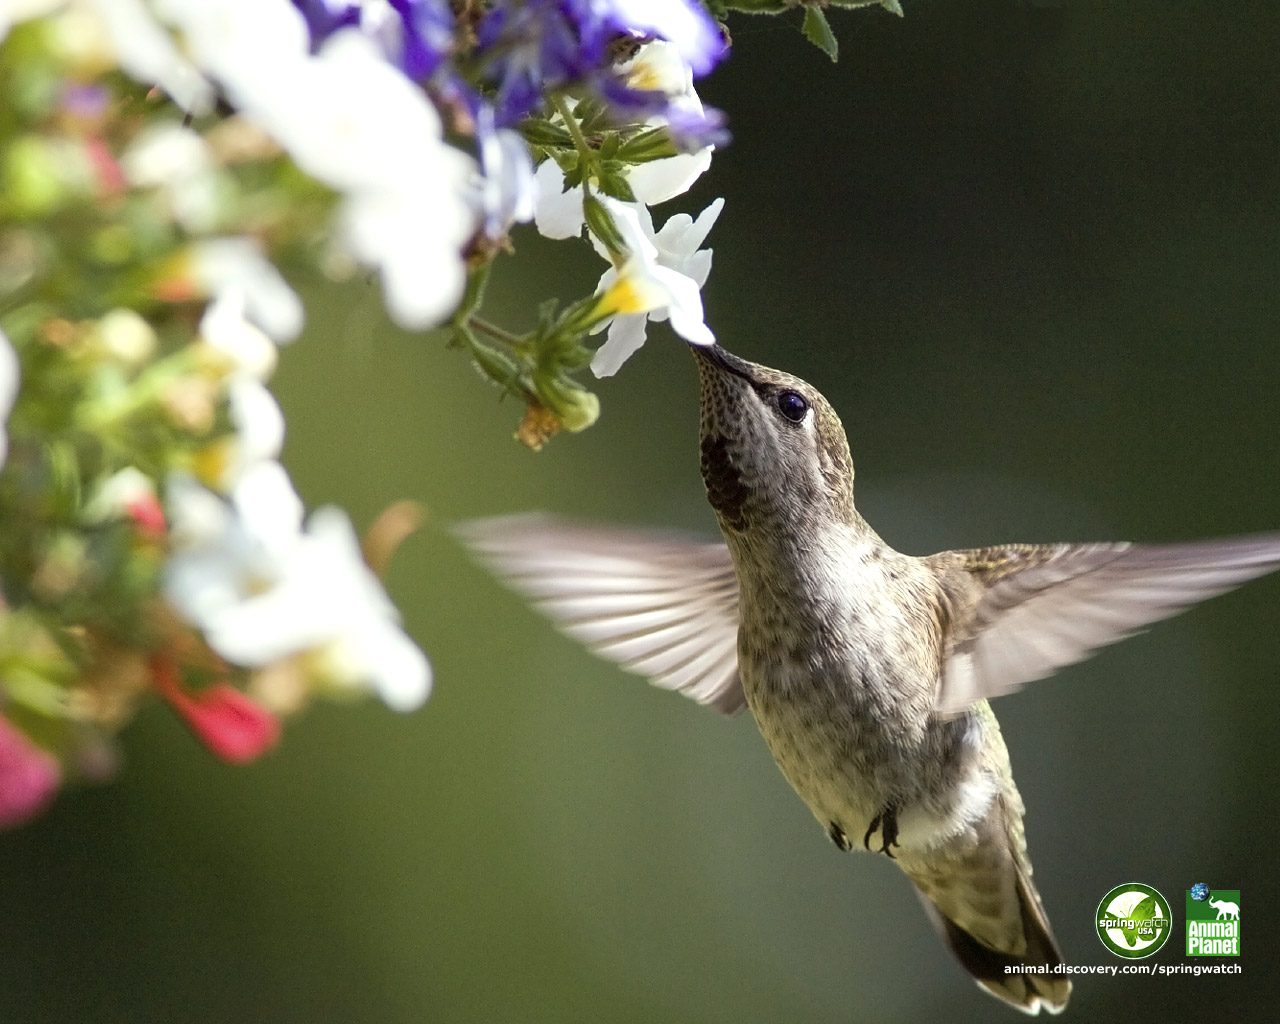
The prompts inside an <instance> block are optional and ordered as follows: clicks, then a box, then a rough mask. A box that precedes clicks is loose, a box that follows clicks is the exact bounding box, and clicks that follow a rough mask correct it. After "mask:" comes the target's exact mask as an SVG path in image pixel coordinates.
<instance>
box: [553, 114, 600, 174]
mask: <svg viewBox="0 0 1280 1024" xmlns="http://www.w3.org/2000/svg"><path fill="white" fill-rule="evenodd" d="M551 102H552V104H553V105H554V106H555V108H556V110H557V111H558V112H559V114H560V116H561V117H562V118H564V126H565V127H566V128H568V129H569V134H570V135H571V136H572V137H573V145H574V147H575V148H576V149H577V150H578V154H579V155H580V156H581V157H582V158H583V159H584V160H590V159H591V157H592V153H591V147H590V146H589V145H588V144H587V137H586V136H585V135H583V134H582V125H580V124H578V119H577V118H576V117H574V116H573V113H572V111H570V110H569V104H568V103H566V102H565V99H564V95H563V94H562V93H555V94H554V95H553V96H552V97H551ZM583 184H584V185H585V184H586V179H585V178H584V179H583Z"/></svg>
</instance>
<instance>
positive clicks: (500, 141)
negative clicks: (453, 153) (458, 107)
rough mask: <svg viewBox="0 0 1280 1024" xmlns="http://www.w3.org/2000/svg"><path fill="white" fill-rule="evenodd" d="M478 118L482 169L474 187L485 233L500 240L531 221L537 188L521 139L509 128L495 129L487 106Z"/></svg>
mask: <svg viewBox="0 0 1280 1024" xmlns="http://www.w3.org/2000/svg"><path fill="white" fill-rule="evenodd" d="M480 117H481V119H482V122H483V123H484V126H483V128H482V129H478V130H477V132H476V134H477V137H478V138H479V140H480V163H481V169H482V174H481V176H480V180H479V183H478V186H477V191H478V192H479V205H480V209H481V211H482V213H483V215H484V233H485V234H486V235H487V236H488V237H489V238H492V239H499V238H501V237H502V236H503V235H505V234H506V233H507V231H508V230H510V228H511V225H512V224H516V223H519V224H523V223H526V222H527V221H530V220H532V219H533V213H534V207H535V204H536V202H537V199H538V186H537V181H536V179H535V177H534V172H533V161H532V159H531V158H530V157H529V147H528V146H527V145H526V144H525V141H524V137H523V136H522V135H521V134H520V133H519V132H517V131H513V130H512V129H510V128H496V129H495V128H494V127H493V111H492V110H491V109H490V108H489V107H487V106H486V107H484V108H483V109H482V110H481V112H480Z"/></svg>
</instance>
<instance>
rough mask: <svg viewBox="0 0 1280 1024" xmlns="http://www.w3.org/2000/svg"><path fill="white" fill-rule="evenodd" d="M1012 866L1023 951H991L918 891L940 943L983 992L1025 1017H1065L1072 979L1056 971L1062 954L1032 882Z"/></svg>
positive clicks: (1014, 864)
mask: <svg viewBox="0 0 1280 1024" xmlns="http://www.w3.org/2000/svg"><path fill="white" fill-rule="evenodd" d="M1012 866H1013V868H1014V871H1015V872H1016V879H1015V891H1016V893H1017V898H1018V902H1019V911H1020V916H1021V920H1022V934H1023V937H1024V938H1025V943H1026V949H1025V952H1022V953H1010V952H1005V951H1002V950H999V949H995V948H993V947H992V946H991V945H989V944H988V943H986V942H984V941H982V940H981V939H979V938H977V937H976V936H975V935H973V934H972V933H971V932H969V931H967V930H966V929H965V928H963V927H961V926H960V925H958V924H956V922H955V921H953V920H951V919H950V918H949V917H947V916H946V914H944V913H943V912H942V911H941V910H940V909H939V908H938V906H937V905H936V904H935V903H934V902H933V900H932V899H930V898H929V896H928V895H927V894H926V893H925V891H924V890H923V889H917V892H918V893H919V895H920V902H921V903H923V904H924V908H925V912H926V913H927V914H928V915H929V919H930V920H931V921H932V922H933V925H934V927H935V928H936V929H937V931H938V934H939V935H940V936H941V937H942V941H943V942H945V943H946V945H947V948H948V949H950V950H951V952H952V954H953V955H954V956H955V958H956V959H957V960H958V961H959V962H960V965H961V966H962V967H963V968H964V969H965V970H966V971H968V972H969V973H970V974H971V975H972V976H973V980H974V981H976V982H977V983H978V986H979V987H980V988H982V989H984V990H985V991H987V992H989V993H990V994H991V995H993V996H995V997H996V998H997V999H1001V1000H1003V1001H1004V1002H1006V1003H1008V1004H1009V1005H1010V1006H1012V1007H1013V1008H1014V1009H1017V1010H1021V1011H1022V1012H1023V1013H1027V1014H1032V1015H1034V1014H1038V1013H1039V1012H1040V1010H1041V1009H1042V1008H1043V1009H1045V1010H1047V1011H1048V1012H1049V1013H1055V1014H1056V1013H1061V1012H1062V1011H1063V1010H1064V1009H1065V1008H1066V1005H1067V1000H1068V999H1069V998H1070V996H1071V981H1070V979H1069V978H1068V977H1067V976H1066V975H1064V974H1059V973H1057V972H1056V971H1055V968H1057V967H1059V966H1061V964H1062V950H1060V949H1059V948H1058V943H1057V941H1056V940H1055V939H1054V937H1053V932H1052V931H1051V930H1050V928H1049V921H1048V918H1047V917H1046V916H1045V913H1044V907H1043V906H1042V905H1041V903H1040V896H1039V894H1038V893H1037V892H1036V890H1035V887H1034V886H1033V885H1032V884H1031V880H1030V879H1029V878H1028V877H1027V875H1026V873H1025V872H1024V871H1023V870H1022V866H1021V865H1020V864H1018V863H1017V862H1016V861H1015V862H1014V863H1013V865H1012Z"/></svg>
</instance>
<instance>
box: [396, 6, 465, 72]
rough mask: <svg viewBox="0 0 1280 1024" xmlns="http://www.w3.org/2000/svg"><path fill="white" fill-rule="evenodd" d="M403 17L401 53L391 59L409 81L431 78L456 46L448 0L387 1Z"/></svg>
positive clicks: (401, 20)
mask: <svg viewBox="0 0 1280 1024" xmlns="http://www.w3.org/2000/svg"><path fill="white" fill-rule="evenodd" d="M388 2H389V3H390V4H391V6H392V8H393V9H394V10H395V12H396V14H398V15H400V29H401V31H400V53H399V55H398V57H397V56H396V55H395V54H392V55H391V56H392V59H393V60H394V61H395V62H396V63H397V64H398V65H399V66H400V67H401V68H403V69H404V73H405V74H406V75H408V76H409V77H410V78H412V79H414V80H415V81H416V80H421V79H424V78H427V77H429V76H430V75H431V74H432V73H433V72H434V71H435V70H436V68H438V67H439V66H440V62H441V61H442V60H443V59H444V57H445V55H446V54H448V52H449V51H450V50H451V49H452V47H453V32H454V22H453V11H452V10H450V8H449V4H448V3H447V2H446V0H388Z"/></svg>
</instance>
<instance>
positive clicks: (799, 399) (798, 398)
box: [776, 391, 809, 423]
mask: <svg viewBox="0 0 1280 1024" xmlns="http://www.w3.org/2000/svg"><path fill="white" fill-rule="evenodd" d="M776 401H777V403H778V412H780V413H782V415H783V416H785V417H786V418H787V419H789V420H790V421H791V422H792V423H799V422H800V421H801V420H802V419H804V414H805V413H807V412H808V411H809V403H808V402H806V401H805V400H804V396H803V395H798V394H796V393H795V392H794V391H782V392H780V393H779V394H778V397H777V399H776Z"/></svg>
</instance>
